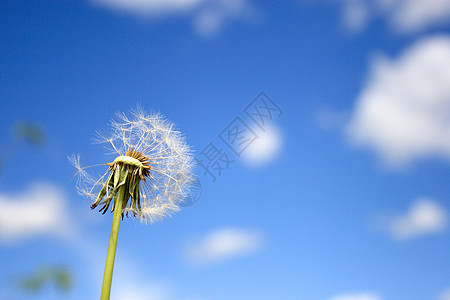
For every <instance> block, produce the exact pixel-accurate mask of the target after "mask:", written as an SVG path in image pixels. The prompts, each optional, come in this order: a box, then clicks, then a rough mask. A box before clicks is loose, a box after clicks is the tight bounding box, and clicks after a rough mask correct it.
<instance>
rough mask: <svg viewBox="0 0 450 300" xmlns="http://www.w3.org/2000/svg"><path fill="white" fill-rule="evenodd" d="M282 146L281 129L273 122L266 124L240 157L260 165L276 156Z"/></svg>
mask: <svg viewBox="0 0 450 300" xmlns="http://www.w3.org/2000/svg"><path fill="white" fill-rule="evenodd" d="M282 146H283V138H282V134H281V131H280V129H279V128H278V127H276V126H275V125H273V124H267V125H266V126H265V131H264V132H260V133H258V138H257V139H256V140H255V141H253V142H252V143H251V144H250V146H248V148H246V149H245V150H244V151H243V152H242V158H243V159H244V160H245V161H246V162H247V163H249V164H251V165H254V166H261V165H264V164H267V163H269V162H271V161H273V160H275V159H276V158H277V157H278V154H279V153H280V151H281V148H282Z"/></svg>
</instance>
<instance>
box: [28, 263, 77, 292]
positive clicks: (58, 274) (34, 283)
mask: <svg viewBox="0 0 450 300" xmlns="http://www.w3.org/2000/svg"><path fill="white" fill-rule="evenodd" d="M49 284H53V285H54V286H55V287H56V289H58V290H59V291H61V292H69V291H70V290H71V289H72V286H73V278H72V274H71V272H70V271H69V270H68V269H66V268H63V267H58V266H56V267H55V266H44V267H39V268H37V269H36V270H35V271H34V272H32V273H31V274H29V275H25V276H21V278H20V279H19V288H20V290H22V291H23V292H26V293H30V294H36V293H39V292H41V291H42V290H43V289H44V288H45V287H46V286H47V285H49Z"/></svg>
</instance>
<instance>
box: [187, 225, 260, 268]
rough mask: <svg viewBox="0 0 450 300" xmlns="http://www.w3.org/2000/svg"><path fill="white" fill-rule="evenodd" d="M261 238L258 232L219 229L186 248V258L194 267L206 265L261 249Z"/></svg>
mask: <svg viewBox="0 0 450 300" xmlns="http://www.w3.org/2000/svg"><path fill="white" fill-rule="evenodd" d="M262 245H263V237H262V234H261V233H260V232H259V231H256V230H248V229H239V228H221V229H217V230H215V231H212V232H210V233H208V234H207V235H206V236H204V237H203V238H202V239H200V240H198V241H194V242H191V243H190V244H189V245H188V246H187V248H186V252H185V255H186V258H187V259H188V262H189V263H192V264H194V265H208V264H214V263H217V262H221V261H225V260H228V259H231V258H234V257H237V256H242V255H246V254H250V253H254V252H256V251H258V250H260V249H261V247H262Z"/></svg>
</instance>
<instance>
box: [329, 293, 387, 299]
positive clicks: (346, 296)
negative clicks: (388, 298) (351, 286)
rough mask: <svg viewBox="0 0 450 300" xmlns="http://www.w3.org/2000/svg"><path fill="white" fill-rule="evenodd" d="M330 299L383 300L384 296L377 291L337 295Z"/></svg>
mask: <svg viewBox="0 0 450 300" xmlns="http://www.w3.org/2000/svg"><path fill="white" fill-rule="evenodd" d="M330 300H382V298H381V297H380V296H378V295H377V294H375V293H371V292H362V293H350V294H342V295H337V296H334V297H332V298H331V299H330Z"/></svg>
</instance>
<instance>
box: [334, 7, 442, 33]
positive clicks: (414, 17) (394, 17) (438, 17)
mask: <svg viewBox="0 0 450 300" xmlns="http://www.w3.org/2000/svg"><path fill="white" fill-rule="evenodd" d="M341 3H342V22H343V24H344V26H345V27H346V28H347V29H349V30H351V31H354V32H359V31H362V30H364V28H365V27H366V26H367V24H368V23H369V21H370V20H371V19H373V18H376V17H381V18H384V19H386V21H387V22H388V23H389V25H390V27H391V28H392V29H393V30H394V31H395V32H397V33H403V34H404V33H415V32H419V31H423V30H425V29H428V28H432V27H435V26H438V25H441V24H450V21H449V20H450V0H341Z"/></svg>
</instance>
